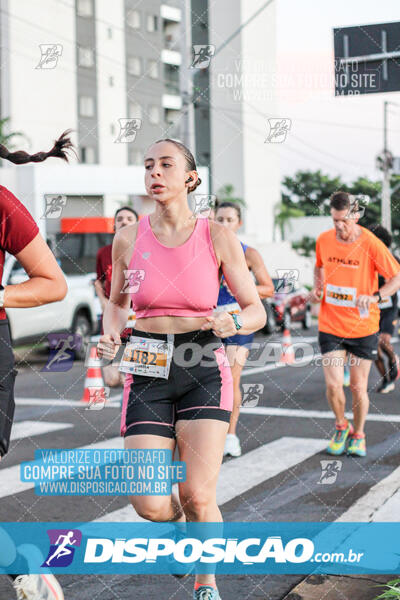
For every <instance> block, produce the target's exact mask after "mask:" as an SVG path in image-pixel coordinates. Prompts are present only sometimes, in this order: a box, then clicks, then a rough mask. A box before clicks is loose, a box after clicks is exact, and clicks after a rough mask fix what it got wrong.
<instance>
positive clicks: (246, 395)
mask: <svg viewBox="0 0 400 600" xmlns="http://www.w3.org/2000/svg"><path fill="white" fill-rule="evenodd" d="M242 385H243V400H242V406H247V407H248V408H253V407H254V406H257V404H258V401H259V399H260V396H261V395H262V393H263V391H264V385H263V384H262V383H243V384H242Z"/></svg>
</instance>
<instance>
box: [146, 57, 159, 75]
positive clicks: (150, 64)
mask: <svg viewBox="0 0 400 600" xmlns="http://www.w3.org/2000/svg"><path fill="white" fill-rule="evenodd" d="M147 74H148V76H149V77H151V78H152V79H158V62H157V61H156V60H148V61H147Z"/></svg>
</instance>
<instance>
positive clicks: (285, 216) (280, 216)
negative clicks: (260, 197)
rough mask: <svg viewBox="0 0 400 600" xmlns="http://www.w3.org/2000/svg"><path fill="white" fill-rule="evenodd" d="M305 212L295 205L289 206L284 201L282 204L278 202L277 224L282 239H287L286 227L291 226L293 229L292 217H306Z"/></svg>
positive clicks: (276, 208)
mask: <svg viewBox="0 0 400 600" xmlns="http://www.w3.org/2000/svg"><path fill="white" fill-rule="evenodd" d="M304 215H305V212H304V211H303V210H300V208H295V207H293V206H288V205H287V204H285V203H284V202H282V203H281V204H277V205H276V207H275V225H276V226H277V227H279V230H280V232H281V239H282V240H284V239H285V227H287V226H289V228H290V229H292V227H291V224H290V219H296V218H297V217H304Z"/></svg>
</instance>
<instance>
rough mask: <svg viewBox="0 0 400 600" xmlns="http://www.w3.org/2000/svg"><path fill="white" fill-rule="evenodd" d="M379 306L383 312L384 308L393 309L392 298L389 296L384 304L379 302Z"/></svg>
mask: <svg viewBox="0 0 400 600" xmlns="http://www.w3.org/2000/svg"><path fill="white" fill-rule="evenodd" d="M378 306H379V308H380V309H381V310H382V309H384V308H391V307H392V306H393V301H392V297H391V296H389V298H385V299H384V300H382V302H379V304H378Z"/></svg>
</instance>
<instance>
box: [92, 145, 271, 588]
mask: <svg viewBox="0 0 400 600" xmlns="http://www.w3.org/2000/svg"><path fill="white" fill-rule="evenodd" d="M144 163H145V170H146V173H145V185H146V192H147V194H148V196H149V198H151V199H153V200H154V201H155V210H154V212H153V213H151V214H150V215H146V216H144V217H143V218H142V219H141V220H140V221H139V223H137V224H135V225H130V226H127V227H125V228H124V229H122V230H121V231H119V232H118V233H117V235H116V236H115V239H114V243H113V249H112V256H113V265H112V284H111V295H110V301H109V303H108V305H107V308H106V310H105V313H104V319H103V326H104V335H103V336H102V337H101V339H100V342H99V344H98V352H99V355H100V356H104V357H105V358H109V359H111V358H113V357H114V356H115V354H116V352H117V350H118V347H119V345H120V343H121V340H120V333H121V331H122V330H123V329H124V327H125V323H126V320H127V315H128V311H129V304H130V298H131V299H132V304H133V308H134V310H135V312H136V323H135V329H134V330H133V331H132V335H133V338H131V341H132V340H133V339H134V337H135V336H136V337H137V338H140V340H141V342H140V344H141V346H137V348H138V349H137V350H134V351H133V350H132V351H131V352H130V354H129V352H128V350H126V351H125V354H124V360H123V361H122V363H121V366H124V365H125V366H126V365H128V366H126V372H127V373H128V374H127V375H126V381H125V386H124V397H123V408H122V418H121V433H122V435H123V436H124V438H125V448H127V449H132V448H133V449H148V448H153V449H170V450H172V451H174V449H175V446H176V445H177V446H178V449H179V458H180V460H182V461H184V462H185V463H186V481H184V482H181V483H180V484H179V498H178V497H177V496H175V495H174V494H172V495H170V496H133V497H131V502H132V505H133V507H134V508H135V510H136V512H137V513H138V514H139V515H141V516H142V517H144V518H145V519H149V520H151V521H186V520H187V521H198V522H214V523H215V522H222V516H221V512H220V510H219V508H218V506H217V501H216V485H217V480H218V474H219V470H220V467H221V462H222V455H223V450H224V444H225V438H226V433H227V431H228V426H229V419H230V414H231V410H232V404H233V387H232V375H231V369H230V366H229V363H228V362H227V360H226V355H225V349H224V346H223V344H222V342H221V339H223V338H226V337H229V336H232V335H235V334H236V333H237V332H238V331H240V333H242V334H245V335H246V334H250V333H253V332H254V331H256V330H258V329H260V328H262V327H263V326H264V324H265V319H266V316H265V310H264V308H263V306H262V304H261V301H260V298H259V295H258V293H257V290H256V286H255V283H254V280H253V278H252V277H251V275H250V273H249V270H248V267H247V265H246V260H245V258H244V253H243V250H242V247H241V245H240V242H239V240H238V239H237V237H236V235H235V234H234V233H233V232H232V231H230V230H229V229H228V228H226V227H224V226H222V225H219V224H218V223H215V222H211V221H210V220H209V219H207V218H201V217H198V218H196V215H194V214H193V212H192V210H191V209H190V208H189V205H188V193H189V192H192V191H194V190H195V189H196V187H197V186H198V185H199V184H200V179H199V176H198V173H197V170H196V163H195V161H194V158H193V156H192V154H191V152H190V151H189V150H188V149H187V148H186V147H185V146H184V145H183V144H181V143H179V142H176V141H175V140H168V139H166V140H159V141H157V142H155V143H154V144H153V145H152V146H150V148H149V149H148V150H147V152H146V155H145V161H144ZM222 274H223V275H224V277H225V279H226V281H227V283H228V285H229V288H230V289H231V290H232V292H233V293H234V295H235V298H236V299H237V301H238V303H239V305H240V307H241V309H242V310H241V313H240V316H239V317H237V316H236V315H234V316H232V315H231V314H229V313H228V312H219V313H215V314H213V313H214V309H215V308H216V305H217V299H218V292H219V283H220V278H221V275H222ZM127 352H128V354H127ZM129 365H132V367H130V366H129ZM120 368H121V367H120ZM144 373H145V374H144ZM193 597H194V598H195V599H196V600H198V599H199V598H207V599H208V600H218V599H219V598H220V596H219V593H218V590H217V588H216V584H215V576H214V575H213V574H202V575H201V574H198V575H196V581H195V588H194V591H193Z"/></svg>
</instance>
